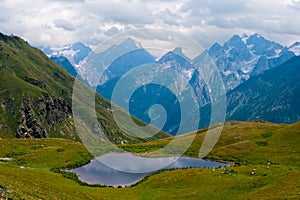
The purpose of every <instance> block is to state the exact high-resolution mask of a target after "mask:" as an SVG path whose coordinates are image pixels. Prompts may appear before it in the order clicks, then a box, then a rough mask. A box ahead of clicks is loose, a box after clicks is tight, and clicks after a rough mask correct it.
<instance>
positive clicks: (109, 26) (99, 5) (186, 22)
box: [0, 0, 300, 47]
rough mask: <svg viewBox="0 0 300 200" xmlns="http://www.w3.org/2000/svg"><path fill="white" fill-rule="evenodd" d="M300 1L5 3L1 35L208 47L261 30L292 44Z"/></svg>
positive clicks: (298, 33)
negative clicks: (128, 36)
mask: <svg viewBox="0 0 300 200" xmlns="http://www.w3.org/2000/svg"><path fill="white" fill-rule="evenodd" d="M299 9H300V1H299V0H272V1H271V2H270V1H269V0H248V1H243V0H201V1H199V0H173V1H169V0H85V1H84V0H75V1H74V0H62V1H60V0H27V1H23V0H14V1H10V0H2V1H1V6H0V13H1V17H0V28H1V29H0V31H1V32H4V33H6V34H10V33H14V34H17V35H20V36H21V37H24V38H25V39H26V40H28V41H29V42H30V43H32V44H34V45H56V44H58V45H63V44H66V43H72V42H76V41H82V42H85V43H88V44H92V45H96V44H97V43H98V42H100V41H102V40H104V39H106V38H107V37H109V36H112V35H114V34H117V33H119V32H121V31H125V30H128V29H131V28H138V27H163V28H168V29H173V30H175V31H182V32H183V33H184V34H187V35H189V36H191V37H193V38H194V39H196V40H197V41H198V42H200V43H201V44H202V45H203V46H205V47H207V46H210V45H211V44H212V43H213V42H215V41H218V42H220V43H222V42H224V41H225V40H226V39H228V37H230V36H231V35H232V34H234V33H237V34H242V33H244V32H245V33H253V32H258V33H261V34H263V35H265V36H266V37H268V38H270V39H272V40H277V41H278V42H281V43H283V44H285V45H290V44H291V43H292V42H294V41H296V40H300V39H299V38H300V23H298V22H299V21H300V15H299Z"/></svg>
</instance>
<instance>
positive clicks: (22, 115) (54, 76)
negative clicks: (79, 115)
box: [0, 33, 168, 143]
mask: <svg viewBox="0 0 300 200" xmlns="http://www.w3.org/2000/svg"><path fill="white" fill-rule="evenodd" d="M0 78H1V81H0V96H1V99H0V105H1V108H0V138H12V137H18V138H27V137H34V138H40V137H42V138H44V137H54V138H67V139H72V140H77V141H79V140H80V139H79V137H78V135H77V134H76V133H75V126H74V118H73V113H72V89H73V84H74V78H73V77H71V76H70V75H69V74H68V73H67V72H66V71H65V70H64V69H62V68H61V67H60V66H58V65H57V64H55V63H54V62H53V61H51V60H50V59H49V58H48V57H47V56H46V55H44V54H43V53H42V52H41V51H40V50H38V49H36V48H33V47H31V46H30V45H28V44H27V43H26V42H25V41H24V40H22V39H21V38H19V37H16V36H6V35H3V34H1V33H0ZM80 85H81V88H82V92H81V93H80V94H82V95H79V97H78V98H77V99H76V100H77V101H84V98H85V95H86V93H92V91H91V90H90V89H89V88H87V87H86V86H84V85H83V84H80ZM110 107H111V106H110V103H109V102H108V101H106V100H105V99H104V98H102V97H100V96H99V95H96V98H95V109H96V114H97V117H98V120H99V121H100V123H101V125H102V127H103V128H104V132H105V134H106V136H107V137H108V138H109V139H110V141H111V142H113V143H136V142H142V141H147V140H155V139H157V138H164V137H168V135H167V134H165V133H162V132H160V133H159V134H157V135H156V136H154V137H151V138H148V139H145V140H141V139H137V138H135V137H132V136H130V135H127V134H126V133H124V132H123V131H122V130H121V129H120V128H119V127H118V126H117V125H116V123H115V121H114V119H113V116H112V112H111V109H110ZM121 112H123V111H121ZM123 115H124V116H125V115H126V113H124V112H123Z"/></svg>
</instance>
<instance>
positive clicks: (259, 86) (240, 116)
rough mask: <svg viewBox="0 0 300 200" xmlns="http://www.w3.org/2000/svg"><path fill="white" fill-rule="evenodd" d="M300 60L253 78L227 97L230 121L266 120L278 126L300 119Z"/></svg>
mask: <svg viewBox="0 0 300 200" xmlns="http://www.w3.org/2000/svg"><path fill="white" fill-rule="evenodd" d="M299 70H300V57H294V58H292V59H290V60H288V61H287V62H285V63H284V64H282V65H280V66H278V67H276V68H274V69H271V70H269V71H266V72H264V73H263V74H261V75H258V76H256V77H253V78H250V79H249V80H248V81H246V82H244V83H243V84H241V85H240V86H238V87H237V88H236V89H234V90H233V91H230V92H229V93H228V94H227V101H228V108H227V111H228V113H227V118H228V119H235V120H251V119H264V120H267V121H271V122H278V123H293V122H296V121H299V120H300V81H299V80H300V73H299Z"/></svg>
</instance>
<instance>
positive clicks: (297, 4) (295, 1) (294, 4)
mask: <svg viewBox="0 0 300 200" xmlns="http://www.w3.org/2000/svg"><path fill="white" fill-rule="evenodd" d="M288 6H289V7H290V8H293V9H296V10H300V1H299V0H291V3H290V4H288Z"/></svg>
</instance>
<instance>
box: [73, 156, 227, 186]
mask: <svg viewBox="0 0 300 200" xmlns="http://www.w3.org/2000/svg"><path fill="white" fill-rule="evenodd" d="M103 163H105V164H103ZM108 166H110V167H108ZM112 166H115V167H113V168H115V169H113V168H112ZM162 166H163V167H162ZM225 166H229V165H228V164H225V163H219V162H213V161H207V160H202V159H196V158H188V157H167V158H144V157H137V156H134V155H133V154H130V153H125V154H107V155H104V156H102V157H99V158H96V159H94V160H92V161H91V162H90V163H89V164H87V165H85V166H82V167H79V168H77V169H73V170H70V171H71V172H74V173H76V174H77V175H78V177H79V179H80V180H81V181H83V182H85V183H89V184H101V185H109V186H114V187H117V186H129V185H133V184H135V183H136V182H138V181H140V180H141V179H143V178H144V177H145V176H146V175H148V174H149V173H153V172H155V171H157V170H159V169H176V168H179V169H181V168H216V167H225ZM151 169H157V170H151Z"/></svg>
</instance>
